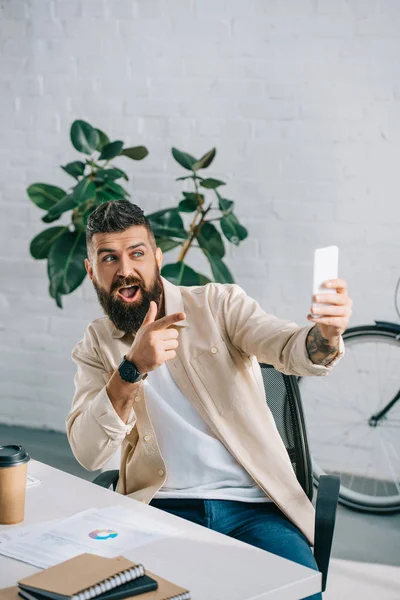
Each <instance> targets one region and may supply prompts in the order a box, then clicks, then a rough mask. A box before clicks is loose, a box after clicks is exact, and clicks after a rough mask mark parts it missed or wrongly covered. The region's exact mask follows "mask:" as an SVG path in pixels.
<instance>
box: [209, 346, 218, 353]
mask: <svg viewBox="0 0 400 600" xmlns="http://www.w3.org/2000/svg"><path fill="white" fill-rule="evenodd" d="M210 352H211V354H217V352H218V348H216V347H215V346H213V347H212V348H211V350H210Z"/></svg>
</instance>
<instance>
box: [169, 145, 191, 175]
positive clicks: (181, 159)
mask: <svg viewBox="0 0 400 600" xmlns="http://www.w3.org/2000/svg"><path fill="white" fill-rule="evenodd" d="M172 156H173V157H174V159H175V160H176V162H177V163H179V164H180V165H181V167H183V168H184V169H188V171H193V170H194V169H193V165H195V164H196V159H195V158H194V156H191V155H190V154H187V152H181V150H178V149H177V148H172Z"/></svg>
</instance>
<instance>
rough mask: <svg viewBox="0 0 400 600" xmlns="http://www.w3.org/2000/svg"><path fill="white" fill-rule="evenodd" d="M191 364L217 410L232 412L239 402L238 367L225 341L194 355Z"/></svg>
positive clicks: (223, 412) (221, 412)
mask: <svg viewBox="0 0 400 600" xmlns="http://www.w3.org/2000/svg"><path fill="white" fill-rule="evenodd" d="M191 365H192V367H193V369H194V370H195V372H196V374H197V376H198V377H199V379H200V381H201V383H202V384H203V386H204V387H205V389H206V390H207V393H208V395H209V396H210V399H211V401H212V403H213V404H214V405H215V407H216V408H217V410H218V412H219V413H220V414H227V413H229V412H232V410H234V409H235V407H236V406H237V404H238V402H240V398H239V397H238V385H237V383H238V382H237V378H238V377H240V368H238V365H236V364H235V362H234V360H233V358H232V356H231V354H230V353H229V350H228V348H227V346H226V344H225V342H219V343H218V344H214V345H213V346H211V347H210V348H209V350H205V351H204V352H202V353H201V354H199V355H198V356H196V357H195V358H194V359H192V361H191ZM243 366H244V363H242V367H243Z"/></svg>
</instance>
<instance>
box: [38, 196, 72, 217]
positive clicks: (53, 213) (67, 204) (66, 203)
mask: <svg viewBox="0 0 400 600" xmlns="http://www.w3.org/2000/svg"><path fill="white" fill-rule="evenodd" d="M76 206H77V203H76V201H75V199H74V196H73V194H67V195H66V196H64V198H63V199H62V200H60V202H57V204H55V205H54V206H52V207H51V209H50V210H49V212H48V213H47V215H45V216H44V217H43V219H42V221H44V222H45V223H51V222H52V221H56V220H57V219H59V218H60V217H61V215H62V214H63V213H65V212H67V211H68V210H72V209H73V208H75V207H76ZM45 219H46V220H45Z"/></svg>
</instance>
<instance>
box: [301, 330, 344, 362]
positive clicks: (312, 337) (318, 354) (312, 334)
mask: <svg viewBox="0 0 400 600" xmlns="http://www.w3.org/2000/svg"><path fill="white" fill-rule="evenodd" d="M306 348H307V352H308V356H309V357H310V359H311V360H312V362H313V363H314V364H316V365H322V366H323V367H326V365H328V364H329V363H330V362H332V360H333V359H334V358H335V356H336V355H337V353H338V352H339V341H338V343H337V344H335V345H331V344H330V343H329V341H328V340H327V339H325V338H324V337H323V336H322V334H321V332H320V330H319V329H318V327H317V326H314V327H313V328H312V329H310V331H309V333H308V336H307V340H306Z"/></svg>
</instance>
